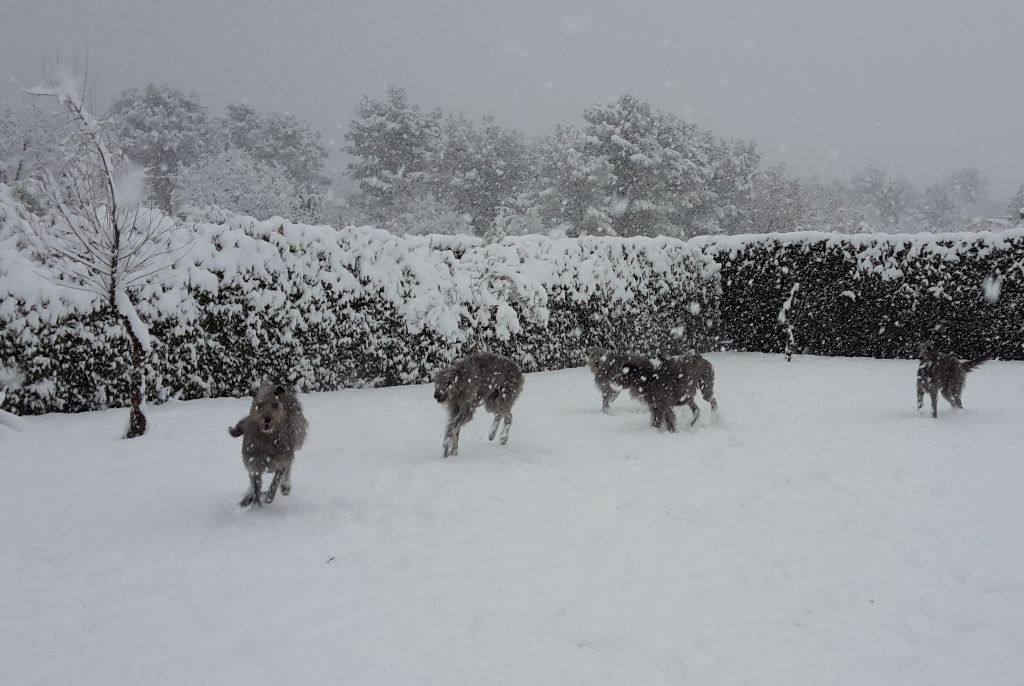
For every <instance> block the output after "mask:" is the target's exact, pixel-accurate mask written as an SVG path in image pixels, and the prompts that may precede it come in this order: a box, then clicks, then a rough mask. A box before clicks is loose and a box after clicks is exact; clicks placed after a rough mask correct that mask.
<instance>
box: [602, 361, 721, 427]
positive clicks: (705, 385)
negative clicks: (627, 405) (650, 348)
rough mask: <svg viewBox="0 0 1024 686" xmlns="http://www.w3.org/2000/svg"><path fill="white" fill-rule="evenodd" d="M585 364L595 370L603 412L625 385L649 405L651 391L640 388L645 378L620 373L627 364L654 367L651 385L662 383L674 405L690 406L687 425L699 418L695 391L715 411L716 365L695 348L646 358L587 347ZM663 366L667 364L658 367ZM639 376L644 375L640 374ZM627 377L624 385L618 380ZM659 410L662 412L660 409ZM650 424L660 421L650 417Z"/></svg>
mask: <svg viewBox="0 0 1024 686" xmlns="http://www.w3.org/2000/svg"><path fill="white" fill-rule="evenodd" d="M587 364H588V366H589V367H590V370H591V371H592V372H593V373H594V384H595V385H596V386H597V388H598V390H600V391H601V411H602V412H607V411H608V407H609V405H611V403H612V402H614V401H615V398H616V397H618V395H619V390H620V389H621V388H626V389H627V390H629V392H630V393H631V394H632V395H633V396H634V397H636V398H637V399H638V400H640V401H641V402H643V403H645V404H647V405H648V407H650V402H649V399H650V397H651V393H649V392H648V393H646V395H645V392H644V390H643V387H644V386H645V385H647V384H646V381H645V380H643V379H640V378H639V377H637V376H636V375H624V374H623V372H624V371H626V368H627V367H630V366H631V367H632V368H635V369H642V370H646V369H647V368H648V367H647V366H648V365H650V366H651V367H652V368H653V369H655V372H653V374H654V377H655V379H654V380H652V384H654V385H660V386H665V387H667V388H669V389H670V391H671V392H673V393H675V394H676V395H675V398H674V400H673V402H672V404H673V405H686V406H688V407H689V408H690V411H691V412H692V413H693V419H692V420H691V421H690V426H693V425H694V424H695V423H696V422H697V419H698V418H699V417H700V408H699V407H698V406H697V403H696V402H695V400H694V399H695V398H696V396H697V393H698V392H700V394H701V396H702V397H703V398H704V401H705V402H707V403H708V404H709V405H710V406H711V410H712V411H713V412H717V411H718V401H717V400H716V399H715V368H714V367H713V366H712V365H711V362H709V361H708V360H706V359H705V358H704V357H703V356H701V355H700V354H699V353H697V352H696V351H694V350H691V351H689V352H687V353H685V354H684V355H678V356H675V357H669V358H667V359H664V360H660V359H655V360H649V359H647V358H644V357H641V356H639V355H629V354H625V353H614V352H610V351H608V350H605V349H604V348H598V347H590V348H587ZM663 365H667V366H666V367H664V368H661V367H662V366H663ZM640 376H644V374H643V373H641V374H640ZM630 379H632V382H630V383H627V384H626V385H623V384H622V383H620V382H625V381H628V380H630ZM655 381H656V383H655ZM640 382H643V383H640ZM659 396H660V392H659ZM659 413H661V414H662V415H663V414H664V413H663V412H662V411H661V410H659ZM673 422H674V414H673ZM652 423H654V425H655V426H658V425H660V424H661V423H663V422H661V421H659V422H657V423H655V422H654V420H653V419H652Z"/></svg>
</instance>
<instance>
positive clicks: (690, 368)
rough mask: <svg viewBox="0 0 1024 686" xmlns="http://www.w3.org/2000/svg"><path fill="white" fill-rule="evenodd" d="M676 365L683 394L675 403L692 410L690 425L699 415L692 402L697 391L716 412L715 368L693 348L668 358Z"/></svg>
mask: <svg viewBox="0 0 1024 686" xmlns="http://www.w3.org/2000/svg"><path fill="white" fill-rule="evenodd" d="M670 359H671V360H674V361H675V362H676V364H677V365H678V366H677V368H676V370H677V372H678V373H680V374H681V377H680V378H681V379H682V380H683V382H684V383H683V395H682V396H681V397H680V398H679V400H678V401H677V403H676V404H678V405H688V406H689V407H690V409H691V410H692V411H693V420H692V421H691V422H690V425H691V426H693V424H694V423H696V421H697V418H698V417H700V410H699V409H698V408H697V404H696V403H695V402H694V398H696V397H697V392H698V391H700V395H701V397H702V398H704V402H706V403H707V404H708V405H710V406H711V411H712V412H718V401H717V400H716V399H715V368H714V367H713V366H712V365H711V362H709V361H708V360H707V359H705V358H704V357H703V356H702V355H701V354H700V353H698V352H697V351H695V350H690V351H689V352H687V353H685V354H684V355H680V356H678V357H673V358H670Z"/></svg>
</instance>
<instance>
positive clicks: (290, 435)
mask: <svg viewBox="0 0 1024 686" xmlns="http://www.w3.org/2000/svg"><path fill="white" fill-rule="evenodd" d="M308 426H309V424H308V423H307V422H306V418H305V416H303V414H302V405H301V404H300V403H299V399H298V398H297V397H296V396H295V391H294V390H293V389H292V388H290V387H287V386H283V385H280V384H269V383H268V384H264V385H263V386H261V387H260V389H259V390H258V391H257V392H256V394H255V395H254V396H253V399H252V406H251V407H250V408H249V414H248V415H246V416H245V417H243V418H242V419H240V420H239V421H238V423H237V424H235V425H234V426H232V427H229V428H228V433H229V434H231V435H232V436H234V437H235V438H238V437H239V436H242V437H243V438H242V464H244V465H245V468H246V469H247V470H248V471H249V490H248V491H246V493H245V496H243V498H242V500H241V501H240V502H239V503H238V505H239V507H248V506H250V505H262V504H264V503H266V504H267V505H269V504H270V503H272V502H274V496H275V495H276V494H277V487H278V485H280V486H281V494H282V495H288V494H289V493H290V492H291V490H292V480H291V474H292V462H293V461H294V460H295V451H296V450H298V449H299V448H301V447H302V444H303V443H304V442H305V440H306V429H307V428H308ZM265 472H272V473H273V474H274V478H273V480H272V481H271V482H270V488H269V489H267V492H266V494H263V493H262V490H261V489H262V487H263V474H264V473H265Z"/></svg>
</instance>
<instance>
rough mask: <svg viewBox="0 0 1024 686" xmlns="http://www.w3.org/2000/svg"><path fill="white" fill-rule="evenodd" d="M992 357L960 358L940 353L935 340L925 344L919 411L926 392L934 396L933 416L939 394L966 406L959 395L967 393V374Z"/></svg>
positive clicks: (936, 413) (919, 373) (919, 371)
mask: <svg viewBox="0 0 1024 686" xmlns="http://www.w3.org/2000/svg"><path fill="white" fill-rule="evenodd" d="M990 359H992V356H991V355H982V356H981V357H977V358H975V359H973V360H964V361H961V360H959V359H958V358H956V357H953V356H952V355H950V354H948V353H940V352H938V351H937V350H936V349H935V343H934V342H933V341H925V342H924V343H922V344H921V362H920V363H919V364H918V365H917V411H918V412H920V411H921V409H922V405H923V404H924V394H925V393H928V395H930V396H931V400H932V418H933V419H934V418H937V417H938V416H939V393H942V397H943V398H945V399H946V402H948V403H949V404H950V405H952V406H953V407H954V408H956V409H958V410H962V409H964V404H963V402H962V401H961V399H960V396H961V395H962V394H963V392H964V384H965V383H966V382H967V374H968V373H970V372H972V371H974V370H975V369H977V368H978V367H980V366H981V365H983V364H985V363H986V362H988V361H989V360H990Z"/></svg>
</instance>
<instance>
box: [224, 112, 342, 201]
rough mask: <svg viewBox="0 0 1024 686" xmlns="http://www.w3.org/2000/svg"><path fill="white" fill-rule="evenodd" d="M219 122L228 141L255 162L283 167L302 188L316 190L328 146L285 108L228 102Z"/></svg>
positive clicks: (322, 181) (321, 179) (322, 178)
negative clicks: (263, 109) (260, 108)
mask: <svg viewBox="0 0 1024 686" xmlns="http://www.w3.org/2000/svg"><path fill="white" fill-rule="evenodd" d="M219 123H220V124H221V126H223V128H224V130H225V131H226V135H227V137H228V139H229V140H230V145H231V146H234V147H236V148H239V149H241V150H244V151H245V152H247V153H248V154H249V155H250V156H251V157H252V158H253V159H255V160H256V161H257V162H262V163H264V164H270V165H274V166H276V167H278V168H280V169H283V170H284V172H285V174H286V175H287V177H288V180H289V181H290V182H291V183H293V184H295V186H296V187H298V188H300V189H303V190H304V191H305V192H307V193H309V192H315V193H319V192H320V189H321V188H322V187H323V186H324V185H325V184H326V183H327V182H328V179H327V178H326V177H325V176H324V165H325V164H326V162H327V157H328V150H327V147H326V146H325V145H324V143H323V137H322V136H321V135H320V132H319V131H315V130H313V129H312V128H311V127H310V126H309V124H307V123H306V122H304V121H302V120H301V119H299V118H297V117H296V116H294V115H293V114H291V113H288V112H264V113H261V112H257V111H256V110H255V109H253V108H252V107H249V106H248V105H228V109H227V116H226V117H224V119H222V120H220V121H219Z"/></svg>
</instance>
